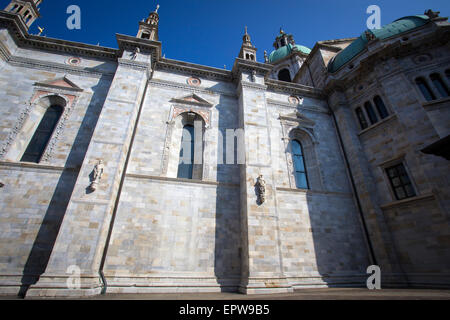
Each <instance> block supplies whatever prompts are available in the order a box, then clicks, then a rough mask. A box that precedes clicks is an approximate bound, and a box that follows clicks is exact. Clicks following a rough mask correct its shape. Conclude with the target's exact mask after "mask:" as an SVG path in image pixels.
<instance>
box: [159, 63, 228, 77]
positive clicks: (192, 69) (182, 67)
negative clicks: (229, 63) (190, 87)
mask: <svg viewBox="0 0 450 320" xmlns="http://www.w3.org/2000/svg"><path fill="white" fill-rule="evenodd" d="M155 70H165V71H171V72H177V73H182V74H188V75H190V76H196V77H200V78H206V79H214V80H220V81H226V82H231V81H232V73H231V71H228V70H222V69H217V68H213V67H208V66H203V65H198V64H193V63H188V62H183V61H177V60H171V59H165V58H162V59H161V60H159V61H158V62H157V63H156V66H155Z"/></svg>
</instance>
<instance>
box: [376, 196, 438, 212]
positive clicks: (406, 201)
mask: <svg viewBox="0 0 450 320" xmlns="http://www.w3.org/2000/svg"><path fill="white" fill-rule="evenodd" d="M434 199H436V197H435V195H434V194H433V193H428V194H424V195H421V196H416V197H412V198H408V199H404V200H399V201H394V202H391V203H387V204H384V205H381V206H380V208H381V209H382V210H387V209H391V208H395V207H400V206H404V205H410V204H411V203H414V202H417V201H426V200H434Z"/></svg>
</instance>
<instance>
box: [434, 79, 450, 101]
mask: <svg viewBox="0 0 450 320" xmlns="http://www.w3.org/2000/svg"><path fill="white" fill-rule="evenodd" d="M430 79H431V81H433V84H434V86H435V87H436V89H437V90H438V91H439V94H440V95H441V97H442V98H446V97H448V96H449V92H448V89H447V86H446V85H445V83H444V82H443V81H442V79H441V76H440V75H439V74H438V73H433V74H431V75H430Z"/></svg>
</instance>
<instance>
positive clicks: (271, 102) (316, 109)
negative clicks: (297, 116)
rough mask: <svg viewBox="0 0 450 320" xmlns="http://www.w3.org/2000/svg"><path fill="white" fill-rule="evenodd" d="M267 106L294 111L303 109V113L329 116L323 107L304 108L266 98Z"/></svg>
mask: <svg viewBox="0 0 450 320" xmlns="http://www.w3.org/2000/svg"><path fill="white" fill-rule="evenodd" d="M266 102H267V104H268V105H269V106H275V107H284V108H289V109H294V110H299V109H303V110H305V111H311V112H317V113H325V114H328V115H330V112H329V111H328V110H327V109H325V108H323V107H318V106H305V105H303V104H299V105H292V104H290V103H287V102H283V101H277V100H273V99H270V98H268V99H267V100H266Z"/></svg>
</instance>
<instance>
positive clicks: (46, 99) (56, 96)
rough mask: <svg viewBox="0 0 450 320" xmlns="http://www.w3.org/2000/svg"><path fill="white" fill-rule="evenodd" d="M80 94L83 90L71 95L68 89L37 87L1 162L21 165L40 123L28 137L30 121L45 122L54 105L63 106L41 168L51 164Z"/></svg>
mask: <svg viewBox="0 0 450 320" xmlns="http://www.w3.org/2000/svg"><path fill="white" fill-rule="evenodd" d="M79 92H80V90H78V89H76V90H75V91H72V90H70V89H69V88H67V89H64V88H62V87H61V88H57V87H53V88H49V86H47V84H40V83H36V84H35V87H34V89H33V93H32V95H31V99H30V100H29V102H28V103H26V104H25V105H24V106H23V107H22V111H21V112H20V114H19V117H18V119H17V121H16V124H15V125H14V127H13V129H12V130H11V132H10V134H9V135H8V137H7V139H6V142H5V143H4V146H3V147H2V149H0V160H7V161H12V162H17V163H18V162H20V159H21V158H22V156H23V154H24V153H25V151H26V149H27V147H28V145H29V143H30V141H31V139H32V138H33V135H34V133H35V131H36V129H37V126H38V125H39V123H40V121H36V123H34V124H33V130H31V131H30V132H28V133H25V132H24V131H23V130H24V127H25V126H26V125H27V120H29V119H30V117H31V116H32V115H39V116H40V118H39V119H40V120H42V117H43V116H44V114H45V111H46V110H47V109H48V108H49V107H51V106H52V105H53V104H57V105H61V104H64V105H61V107H62V108H63V113H62V115H61V117H60V119H59V121H58V124H57V125H56V127H55V129H54V131H53V134H52V136H51V138H50V140H49V141H48V143H47V146H46V147H45V151H44V153H43V155H42V157H41V159H40V161H39V164H42V163H49V162H50V161H51V159H52V156H53V152H54V150H55V148H56V144H57V143H58V141H59V139H60V137H61V135H62V133H63V131H64V129H65V127H66V122H67V119H68V118H69V116H70V115H71V113H72V110H73V109H74V107H75V106H76V104H77V102H78V99H79V96H80V93H79ZM55 100H59V102H58V103H55V102H56V101H55ZM62 101H64V103H61V102H62ZM20 137H22V139H23V141H24V142H25V143H23V144H20V142H19V140H20Z"/></svg>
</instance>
